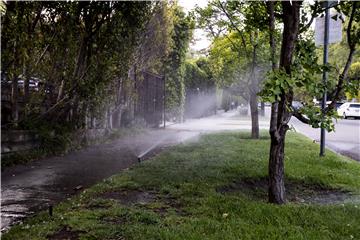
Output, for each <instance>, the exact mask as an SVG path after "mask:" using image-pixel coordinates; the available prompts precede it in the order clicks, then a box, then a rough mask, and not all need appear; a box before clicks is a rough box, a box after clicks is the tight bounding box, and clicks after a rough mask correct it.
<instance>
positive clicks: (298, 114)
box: [293, 110, 310, 124]
mask: <svg viewBox="0 0 360 240" xmlns="http://www.w3.org/2000/svg"><path fill="white" fill-rule="evenodd" d="M293 116H294V117H296V118H297V119H298V120H300V121H301V122H303V123H305V124H310V120H309V119H308V118H307V117H305V116H304V115H302V114H301V113H300V112H299V111H297V110H294V111H293Z"/></svg>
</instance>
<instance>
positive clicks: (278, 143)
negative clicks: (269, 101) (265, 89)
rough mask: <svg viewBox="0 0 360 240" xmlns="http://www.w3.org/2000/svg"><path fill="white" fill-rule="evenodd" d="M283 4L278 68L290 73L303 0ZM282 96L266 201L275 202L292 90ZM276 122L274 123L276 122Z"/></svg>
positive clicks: (279, 200)
mask: <svg viewBox="0 0 360 240" xmlns="http://www.w3.org/2000/svg"><path fill="white" fill-rule="evenodd" d="M281 4H282V8H283V15H282V16H283V22H284V30H283V36H282V43H281V54H280V68H283V69H284V70H285V71H286V73H287V74H289V75H290V74H291V64H292V56H293V52H294V49H295V44H296V40H297V36H298V31H299V22H300V7H301V4H302V2H298V1H294V2H292V3H290V2H288V1H283V2H281ZM280 97H281V100H280V101H279V103H278V107H277V111H276V112H275V111H274V114H275V113H277V114H276V115H277V116H276V115H274V116H272V118H275V117H276V121H274V122H273V121H271V126H270V136H271V146H270V156H269V202H271V203H276V204H283V203H285V184H284V149H285V136H286V131H287V130H288V129H289V126H288V125H287V124H288V122H289V120H290V118H291V113H290V112H289V111H288V108H287V105H289V104H291V102H292V98H293V92H292V91H291V90H289V91H288V92H282V93H281V95H280ZM275 124H276V125H275Z"/></svg>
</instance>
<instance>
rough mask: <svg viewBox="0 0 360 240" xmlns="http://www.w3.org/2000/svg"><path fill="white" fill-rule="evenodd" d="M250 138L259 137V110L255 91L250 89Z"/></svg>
mask: <svg viewBox="0 0 360 240" xmlns="http://www.w3.org/2000/svg"><path fill="white" fill-rule="evenodd" d="M250 112H251V138H255V139H256V138H259V110H258V100H257V95H256V92H253V91H250Z"/></svg>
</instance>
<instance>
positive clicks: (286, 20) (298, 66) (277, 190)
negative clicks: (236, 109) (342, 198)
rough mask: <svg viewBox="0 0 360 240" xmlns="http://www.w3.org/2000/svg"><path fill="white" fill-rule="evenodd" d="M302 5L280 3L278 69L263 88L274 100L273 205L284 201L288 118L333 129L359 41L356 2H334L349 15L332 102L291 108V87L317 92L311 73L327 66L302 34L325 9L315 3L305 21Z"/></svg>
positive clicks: (359, 18)
mask: <svg viewBox="0 0 360 240" xmlns="http://www.w3.org/2000/svg"><path fill="white" fill-rule="evenodd" d="M302 7H303V3H302V2H300V1H295V2H287V1H282V2H281V8H282V11H281V14H280V15H279V16H280V20H281V21H282V22H283V35H282V42H281V52H280V61H279V69H276V68H275V67H273V69H274V70H273V72H272V73H271V74H270V76H269V78H268V80H267V81H266V83H265V85H264V90H263V91H262V96H263V98H264V99H266V100H268V101H271V102H272V103H273V104H272V112H271V123H270V136H271V146H270V154H269V201H270V202H272V203H276V204H283V203H285V187H284V148H285V136H286V132H287V130H288V129H289V126H288V122H289V120H290V118H291V117H292V116H295V117H297V118H298V119H299V120H300V121H302V122H304V123H306V124H311V125H312V126H315V127H324V128H327V129H328V130H332V129H333V125H332V121H331V117H333V116H334V114H335V111H334V106H335V102H336V101H337V100H338V99H339V98H340V95H341V92H342V91H343V90H344V87H345V85H346V84H345V80H346V78H347V74H348V71H349V68H350V65H351V62H352V58H353V55H354V53H355V49H356V46H357V45H358V44H359V41H360V38H359V36H360V28H359V27H358V26H359V21H360V11H359V8H358V2H352V3H348V2H346V3H340V4H339V5H337V9H338V10H341V11H342V12H343V13H344V14H346V15H347V16H348V17H349V22H348V24H347V42H348V48H349V52H348V57H347V60H346V63H345V66H344V68H343V70H342V72H341V74H340V75H339V77H338V80H337V84H336V87H335V89H333V90H332V92H331V94H329V95H330V97H331V99H332V101H331V103H330V104H329V105H328V107H326V108H325V110H324V111H320V110H319V109H318V108H316V107H314V106H312V105H311V104H306V105H305V107H304V108H303V109H301V110H296V109H293V108H292V107H291V103H292V100H293V97H294V88H296V87H306V88H307V89H308V90H311V89H313V90H314V89H316V90H317V91H318V87H319V86H315V87H314V84H313V81H312V79H313V77H312V76H314V75H316V74H319V73H321V71H322V70H324V69H325V70H327V69H328V66H319V65H318V64H317V57H316V56H314V54H313V53H314V52H315V51H314V50H315V47H314V44H313V43H311V42H309V41H306V39H304V38H303V37H302V35H301V32H302V31H303V30H304V27H305V28H306V26H309V25H310V24H309V23H311V21H312V19H313V18H314V17H316V16H317V15H319V14H320V13H321V12H323V11H324V9H323V8H321V6H320V5H319V4H318V3H317V2H316V3H315V4H314V5H313V6H312V9H313V13H312V17H311V20H310V21H309V22H308V23H304V22H302V19H305V20H306V17H304V18H302V16H301V12H300V10H301V8H302ZM274 9H275V7H274V5H273V4H268V13H269V22H270V24H269V26H270V28H269V29H270V32H271V31H273V29H274V27H273V26H274V20H275V15H276V11H275V10H274ZM273 44H274V43H273V39H271V38H270V45H271V47H272V48H273V47H274V46H273ZM273 63H275V62H273ZM325 89H326V88H325V86H322V87H321V88H320V93H322V92H323V91H325Z"/></svg>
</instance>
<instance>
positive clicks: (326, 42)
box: [320, 1, 330, 157]
mask: <svg viewBox="0 0 360 240" xmlns="http://www.w3.org/2000/svg"><path fill="white" fill-rule="evenodd" d="M324 7H325V26H324V59H323V60H324V66H325V65H327V63H328V56H329V22H330V14H329V2H328V1H324ZM322 77H323V79H322V80H323V84H324V86H326V83H327V78H328V73H327V71H326V70H324V71H323V76H322ZM326 91H327V89H326V87H325V89H324V94H323V99H322V101H321V110H322V112H324V109H325V107H326V100H327V99H326V98H327V94H326ZM320 156H321V157H322V156H325V128H323V127H322V128H321V130H320Z"/></svg>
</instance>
